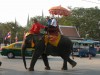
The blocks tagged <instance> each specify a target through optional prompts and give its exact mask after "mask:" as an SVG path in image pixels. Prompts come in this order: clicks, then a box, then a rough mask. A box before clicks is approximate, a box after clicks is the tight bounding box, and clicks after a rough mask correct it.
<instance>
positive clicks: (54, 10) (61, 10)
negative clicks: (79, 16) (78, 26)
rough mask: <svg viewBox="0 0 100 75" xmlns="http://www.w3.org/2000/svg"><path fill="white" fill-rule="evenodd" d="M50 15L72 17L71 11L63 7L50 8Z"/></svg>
mask: <svg viewBox="0 0 100 75" xmlns="http://www.w3.org/2000/svg"><path fill="white" fill-rule="evenodd" d="M49 13H50V14H52V15H60V16H68V15H70V11H69V10H68V9H66V8H64V7H62V6H61V5H60V6H54V7H52V8H50V9H49Z"/></svg>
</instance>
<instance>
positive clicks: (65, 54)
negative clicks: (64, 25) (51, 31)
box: [22, 34, 77, 71]
mask: <svg viewBox="0 0 100 75" xmlns="http://www.w3.org/2000/svg"><path fill="white" fill-rule="evenodd" d="M38 37H39V40H38V41H36V39H37V38H38ZM44 39H45V35H32V34H30V35H28V36H27V37H26V39H25V41H24V44H23V46H22V58H23V62H24V66H25V68H26V69H28V70H29V71H34V65H35V63H36V61H37V60H38V58H39V57H40V56H42V59H43V62H44V64H45V69H46V70H50V66H49V62H48V58H47V56H48V55H52V56H60V57H61V58H62V59H63V66H62V70H68V68H67V62H69V63H70V64H71V65H72V67H75V66H76V64H77V63H76V62H75V61H73V60H72V59H70V55H71V53H72V55H73V43H72V42H71V40H70V39H69V38H67V37H66V36H63V35H61V38H60V40H59V43H58V45H57V47H56V46H53V45H51V44H50V43H47V45H45V41H44ZM31 40H33V41H34V43H35V47H34V48H35V52H34V53H33V55H32V60H31V63H30V67H29V68H27V66H26V60H25V50H26V48H29V47H31ZM48 40H49V39H48Z"/></svg>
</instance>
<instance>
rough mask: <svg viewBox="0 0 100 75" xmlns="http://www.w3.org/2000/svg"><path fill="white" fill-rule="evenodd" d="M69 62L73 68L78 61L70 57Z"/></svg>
mask: <svg viewBox="0 0 100 75" xmlns="http://www.w3.org/2000/svg"><path fill="white" fill-rule="evenodd" d="M68 62H69V63H70V64H71V65H72V68H73V67H75V66H76V64H77V63H76V62H75V61H73V60H72V59H70V58H68Z"/></svg>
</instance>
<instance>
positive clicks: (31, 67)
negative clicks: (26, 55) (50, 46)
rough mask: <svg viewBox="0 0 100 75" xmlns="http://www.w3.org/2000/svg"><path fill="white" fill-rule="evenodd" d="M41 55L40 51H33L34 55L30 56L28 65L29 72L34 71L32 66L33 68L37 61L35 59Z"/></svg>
mask: <svg viewBox="0 0 100 75" xmlns="http://www.w3.org/2000/svg"><path fill="white" fill-rule="evenodd" d="M40 55H41V51H40V52H39V51H35V52H34V54H33V55H32V60H31V63H30V67H29V71H34V66H35V63H36V61H37V59H38V58H39V57H40Z"/></svg>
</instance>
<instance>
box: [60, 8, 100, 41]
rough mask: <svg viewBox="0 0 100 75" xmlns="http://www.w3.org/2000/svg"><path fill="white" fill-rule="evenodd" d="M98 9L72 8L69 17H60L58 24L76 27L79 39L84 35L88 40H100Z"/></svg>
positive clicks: (99, 10) (99, 11)
mask: <svg viewBox="0 0 100 75" xmlns="http://www.w3.org/2000/svg"><path fill="white" fill-rule="evenodd" d="M99 13H100V9H98V8H97V7H95V8H74V9H73V10H72V12H71V15H70V16H67V17H62V18H61V19H60V24H61V23H62V24H63V25H72V26H76V28H77V30H78V31H79V33H80V35H81V37H83V38H85V37H86V34H88V35H89V37H88V38H89V39H95V40H100V38H99V37H100V29H99V27H100V24H98V22H100V15H99Z"/></svg>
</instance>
